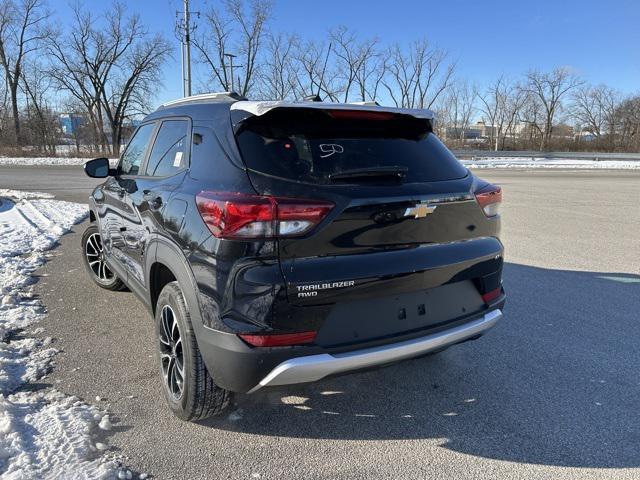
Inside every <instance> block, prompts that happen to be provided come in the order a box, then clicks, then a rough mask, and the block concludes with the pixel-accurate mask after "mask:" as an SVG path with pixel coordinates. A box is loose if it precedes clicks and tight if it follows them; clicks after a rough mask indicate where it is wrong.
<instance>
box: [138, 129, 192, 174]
mask: <svg viewBox="0 0 640 480" xmlns="http://www.w3.org/2000/svg"><path fill="white" fill-rule="evenodd" d="M188 128H189V122H188V121H186V120H165V121H164V122H162V125H161V126H160V130H158V135H157V136H156V141H155V143H154V144H153V148H152V149H151V154H150V155H149V161H148V162H147V171H146V172H145V175H152V176H155V177H166V176H167V175H173V174H174V173H176V172H179V171H180V170H183V169H184V168H186V166H187V165H186V163H187V144H188V142H187V129H188Z"/></svg>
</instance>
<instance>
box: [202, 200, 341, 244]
mask: <svg viewBox="0 0 640 480" xmlns="http://www.w3.org/2000/svg"><path fill="white" fill-rule="evenodd" d="M196 204H197V206H198V211H199V212H200V215H201V216H202V219H203V220H204V222H205V223H206V224H207V226H208V227H209V230H211V233H213V234H214V235H215V236H216V237H218V238H230V239H233V238H273V237H276V236H284V237H287V236H296V235H303V234H305V233H307V232H308V231H309V230H311V229H312V228H313V227H315V226H316V225H318V223H320V222H321V221H322V219H324V218H325V217H326V216H327V214H328V213H329V212H330V211H331V209H332V208H333V206H334V205H333V204H332V203H329V202H324V201H316V200H301V199H294V198H280V197H271V196H261V195H247V194H243V193H232V192H208V191H203V192H200V193H198V195H196Z"/></svg>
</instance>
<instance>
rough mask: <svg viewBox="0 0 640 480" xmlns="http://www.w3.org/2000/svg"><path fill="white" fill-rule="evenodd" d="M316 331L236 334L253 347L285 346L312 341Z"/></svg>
mask: <svg viewBox="0 0 640 480" xmlns="http://www.w3.org/2000/svg"><path fill="white" fill-rule="evenodd" d="M316 333H317V332H300V333H284V334H279V335H249V334H239V335H238V336H239V337H240V338H241V339H242V340H244V341H245V342H247V343H248V344H249V345H251V346H253V347H286V346H289V345H302V344H305V343H313V342H314V340H315V339H316Z"/></svg>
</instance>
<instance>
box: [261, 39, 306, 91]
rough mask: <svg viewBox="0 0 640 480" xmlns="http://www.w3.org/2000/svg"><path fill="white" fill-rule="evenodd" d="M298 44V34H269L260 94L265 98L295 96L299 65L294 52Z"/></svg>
mask: <svg viewBox="0 0 640 480" xmlns="http://www.w3.org/2000/svg"><path fill="white" fill-rule="evenodd" d="M298 44H299V40H298V37H297V36H296V35H292V34H288V35H287V34H283V33H278V34H277V35H269V39H268V41H267V53H266V55H265V60H264V66H263V69H262V74H261V82H260V95H261V96H262V97H263V98H265V99H268V100H282V99H285V98H290V97H293V96H295V92H296V89H297V85H296V82H297V80H296V78H297V77H298V75H299V71H298V70H299V65H298V64H297V62H295V61H294V58H293V55H292V53H293V51H295V50H296V49H297V48H298Z"/></svg>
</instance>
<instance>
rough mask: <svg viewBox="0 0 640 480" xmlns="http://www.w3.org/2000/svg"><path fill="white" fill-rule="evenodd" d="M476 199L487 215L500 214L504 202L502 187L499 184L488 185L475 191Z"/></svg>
mask: <svg viewBox="0 0 640 480" xmlns="http://www.w3.org/2000/svg"><path fill="white" fill-rule="evenodd" d="M475 195H476V200H477V202H478V205H480V208H482V210H483V211H484V214H485V215H486V216H487V217H495V216H496V215H498V209H499V207H500V203H501V202H502V189H501V188H500V187H498V186H497V185H487V186H486V187H483V188H481V189H480V190H478V191H476V192H475Z"/></svg>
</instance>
